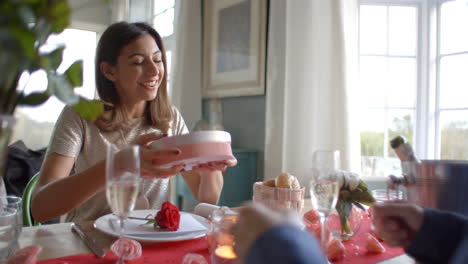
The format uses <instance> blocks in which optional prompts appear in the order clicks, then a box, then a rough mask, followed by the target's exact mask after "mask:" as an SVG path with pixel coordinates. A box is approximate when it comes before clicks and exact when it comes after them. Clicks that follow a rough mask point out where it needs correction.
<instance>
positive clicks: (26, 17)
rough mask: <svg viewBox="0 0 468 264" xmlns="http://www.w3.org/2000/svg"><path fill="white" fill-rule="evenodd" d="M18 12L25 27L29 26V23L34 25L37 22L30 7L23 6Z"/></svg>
mask: <svg viewBox="0 0 468 264" xmlns="http://www.w3.org/2000/svg"><path fill="white" fill-rule="evenodd" d="M17 12H18V15H19V17H20V18H21V21H22V22H23V25H24V26H28V24H29V23H33V22H34V21H35V20H36V16H35V15H34V11H33V10H32V9H31V8H30V7H28V6H25V5H23V6H21V7H20V8H18V10H17Z"/></svg>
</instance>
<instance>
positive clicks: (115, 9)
mask: <svg viewBox="0 0 468 264" xmlns="http://www.w3.org/2000/svg"><path fill="white" fill-rule="evenodd" d="M129 6H130V2H129V0H111V1H110V2H109V8H110V10H111V17H110V19H111V23H115V22H120V21H125V20H127V19H128V14H129V8H130V7H129Z"/></svg>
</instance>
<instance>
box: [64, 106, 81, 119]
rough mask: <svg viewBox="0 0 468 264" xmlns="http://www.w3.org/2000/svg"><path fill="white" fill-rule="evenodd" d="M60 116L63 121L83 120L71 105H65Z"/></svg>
mask: <svg viewBox="0 0 468 264" xmlns="http://www.w3.org/2000/svg"><path fill="white" fill-rule="evenodd" d="M60 116H61V118H62V119H64V118H66V119H81V117H80V115H78V113H77V112H76V111H75V109H73V106H71V105H65V106H64V107H63V109H62V113H61V114H60Z"/></svg>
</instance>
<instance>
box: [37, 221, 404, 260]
mask: <svg viewBox="0 0 468 264" xmlns="http://www.w3.org/2000/svg"><path fill="white" fill-rule="evenodd" d="M370 225H371V221H370V219H369V217H367V216H364V220H363V223H362V226H361V229H360V230H359V232H358V233H357V234H356V235H355V236H354V237H353V238H352V239H350V240H349V241H346V242H343V245H344V246H345V247H346V253H345V257H344V259H343V260H341V261H338V262H334V263H335V264H347V263H359V264H374V263H378V262H380V261H384V260H387V259H390V258H393V257H396V256H399V255H402V254H403V253H404V252H403V249H401V248H391V247H389V246H387V245H386V244H385V242H382V245H383V246H384V247H385V249H386V250H385V252H384V253H382V254H369V253H367V250H366V238H367V233H369V231H370ZM188 253H196V254H200V255H202V256H204V257H205V259H206V260H207V261H208V263H210V260H209V251H208V248H207V244H206V240H205V238H204V237H202V238H198V239H193V240H186V241H178V242H162V243H156V244H151V245H145V246H143V256H142V257H140V258H138V259H136V260H133V261H127V262H126V263H129V264H144V263H174V264H175V263H181V262H182V258H183V257H184V256H185V255H186V254H188ZM116 259H117V258H116V257H115V255H114V254H113V253H112V252H110V251H108V252H107V253H106V257H105V258H98V257H96V256H95V255H94V254H80V255H73V256H66V257H61V258H56V259H48V260H43V261H39V262H38V263H39V264H65V263H67V264H81V263H83V264H85V263H91V264H93V263H96V264H114V263H115V261H116Z"/></svg>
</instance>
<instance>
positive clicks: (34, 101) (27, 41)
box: [0, 0, 104, 193]
mask: <svg viewBox="0 0 468 264" xmlns="http://www.w3.org/2000/svg"><path fill="white" fill-rule="evenodd" d="M70 12H71V11H70V6H69V5H68V2H67V0H3V1H1V2H0V54H1V55H0V71H1V74H0V176H1V178H0V181H1V182H0V185H2V186H0V193H1V192H2V189H3V191H4V186H3V173H4V165H5V164H4V163H5V157H6V150H7V146H8V141H9V138H10V135H11V133H12V129H13V126H14V121H15V119H14V117H13V114H14V112H15V109H16V107H17V106H18V105H31V106H34V105H40V104H42V103H44V102H45V101H47V99H49V97H50V96H56V97H57V98H58V99H60V100H61V101H63V102H64V103H66V104H69V105H73V107H74V109H75V110H76V111H77V113H78V114H80V115H81V116H82V117H83V118H85V119H88V120H95V119H96V118H97V117H98V116H99V115H100V114H101V113H102V112H103V109H104V108H103V105H102V103H100V102H98V101H89V100H86V99H84V98H81V97H79V96H78V95H76V94H75V93H74V91H73V89H74V88H75V87H78V86H81V85H82V64H83V62H82V61H76V62H74V63H73V64H72V65H71V66H70V67H69V68H68V69H67V70H66V71H65V72H64V73H59V72H57V68H58V67H59V65H60V63H61V62H62V54H63V50H64V48H65V47H64V46H60V47H57V48H56V49H54V50H52V51H48V52H44V51H43V49H42V47H43V46H44V44H45V43H46V40H47V39H48V37H49V36H50V35H51V34H59V33H61V32H62V31H63V30H64V29H65V28H66V27H67V26H68V25H69V23H70ZM38 70H44V71H45V72H46V74H47V80H48V85H47V89H46V90H45V91H41V92H34V93H30V94H27V95H26V94H24V87H18V82H19V79H20V77H21V75H22V74H23V73H24V72H28V73H33V72H35V71H38Z"/></svg>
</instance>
